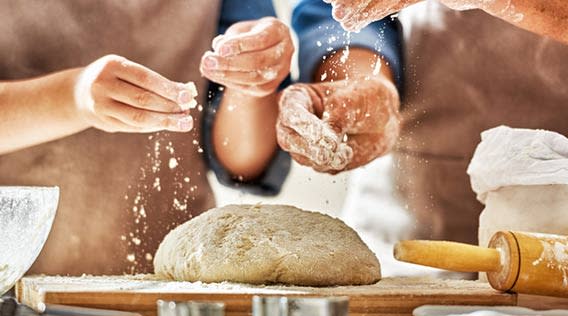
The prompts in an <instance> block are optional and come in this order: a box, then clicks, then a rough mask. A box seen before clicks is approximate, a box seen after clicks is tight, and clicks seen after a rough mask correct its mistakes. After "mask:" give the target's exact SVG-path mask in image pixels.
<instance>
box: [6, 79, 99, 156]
mask: <svg viewBox="0 0 568 316" xmlns="http://www.w3.org/2000/svg"><path fill="white" fill-rule="evenodd" d="M80 72H81V70H80V69H71V70H67V71H62V72H58V73H55V74H51V75H48V76H44V77H40V78H36V79H30V80H22V81H13V82H2V83H0V117H1V120H2V123H1V124H0V139H1V140H2V141H0V154H3V153H7V152H11V151H15V150H18V149H21V148H25V147H29V146H33V145H37V144H40V143H43V142H48V141H51V140H55V139H58V138H62V137H65V136H68V135H71V134H74V133H77V132H80V131H82V130H84V129H86V128H88V127H89V126H88V124H87V122H86V121H83V120H82V119H81V118H80V117H79V115H78V113H77V112H76V111H75V106H74V104H73V103H74V101H73V86H74V82H75V81H76V78H77V76H78V75H79V73H80Z"/></svg>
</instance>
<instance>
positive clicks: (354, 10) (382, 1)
mask: <svg viewBox="0 0 568 316" xmlns="http://www.w3.org/2000/svg"><path fill="white" fill-rule="evenodd" d="M323 1H324V2H327V3H331V5H332V6H333V11H332V15H333V18H334V19H335V20H337V21H338V22H339V23H341V26H342V27H343V28H344V29H345V30H347V31H350V32H358V31H360V30H361V29H363V28H364V27H365V26H367V25H369V24H370V23H372V22H374V21H378V20H380V19H382V18H384V17H386V16H387V15H390V14H393V13H396V12H398V11H400V10H402V9H403V8H405V7H407V6H409V5H411V4H414V3H416V2H419V1H421V0H323Z"/></svg>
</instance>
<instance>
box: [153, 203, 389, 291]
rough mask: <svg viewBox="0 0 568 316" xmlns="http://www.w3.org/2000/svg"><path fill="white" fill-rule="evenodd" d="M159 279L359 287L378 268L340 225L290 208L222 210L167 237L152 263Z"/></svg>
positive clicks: (377, 274) (377, 275)
mask: <svg viewBox="0 0 568 316" xmlns="http://www.w3.org/2000/svg"><path fill="white" fill-rule="evenodd" d="M154 269H155V272H156V274H157V275H158V276H160V277H163V278H166V279H171V280H178V281H191V282H195V281H202V282H223V281H229V282H239V283H251V284H275V283H281V284H293V285H304V286H333V285H361V284H372V283H375V282H377V281H378V280H379V279H380V277H381V273H380V265H379V261H378V259H377V258H376V256H375V255H374V254H373V253H372V252H371V251H370V250H369V248H368V247H367V246H366V245H365V244H364V243H363V241H362V240H361V238H359V236H358V235H357V233H356V232H355V231H354V230H353V229H351V228H350V227H348V226H347V225H345V224H344V223H343V222H342V221H341V220H338V219H335V218H332V217H330V216H327V215H324V214H321V213H317V212H308V211H303V210H300V209H298V208H296V207H293V206H288V205H228V206H224V207H220V208H214V209H211V210H209V211H207V212H205V213H203V214H201V215H200V216H198V217H196V218H194V219H192V220H190V221H188V222H186V223H184V224H182V225H180V226H179V227H177V228H176V229H174V230H172V231H171V232H170V233H169V234H168V235H167V236H166V237H165V238H164V240H163V241H162V243H161V244H160V247H159V248H158V251H157V253H156V256H155V258H154Z"/></svg>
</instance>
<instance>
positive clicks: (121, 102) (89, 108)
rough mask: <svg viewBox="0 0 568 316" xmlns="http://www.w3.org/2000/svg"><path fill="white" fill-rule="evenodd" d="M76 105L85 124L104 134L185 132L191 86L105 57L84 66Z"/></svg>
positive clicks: (192, 102) (190, 124) (190, 121)
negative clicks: (104, 132)
mask: <svg viewBox="0 0 568 316" xmlns="http://www.w3.org/2000/svg"><path fill="white" fill-rule="evenodd" d="M74 93H75V105H76V108H77V112H78V113H79V115H80V116H81V117H82V118H83V119H84V120H85V121H87V122H88V123H89V125H90V126H92V127H95V128H98V129H101V130H104V131H107V132H138V133H146V132H154V131H159V130H170V131H176V132H185V131H189V130H191V129H192V127H193V118H192V117H191V115H189V112H188V111H187V110H188V109H189V108H190V107H192V106H194V105H195V100H194V98H195V96H196V92H195V86H194V85H193V83H188V84H182V83H178V82H173V81H170V80H168V79H166V78H164V77H162V76H161V75H159V74H157V73H155V72H153V71H152V70H150V69H148V68H146V67H144V66H141V65H139V64H136V63H134V62H131V61H129V60H127V59H126V58H124V57H120V56H116V55H108V56H105V57H102V58H100V59H98V60H96V61H95V62H93V63H92V64H90V65H88V66H87V67H85V69H84V70H83V72H82V73H81V74H80V75H79V79H78V80H77V83H76V85H75V90H74Z"/></svg>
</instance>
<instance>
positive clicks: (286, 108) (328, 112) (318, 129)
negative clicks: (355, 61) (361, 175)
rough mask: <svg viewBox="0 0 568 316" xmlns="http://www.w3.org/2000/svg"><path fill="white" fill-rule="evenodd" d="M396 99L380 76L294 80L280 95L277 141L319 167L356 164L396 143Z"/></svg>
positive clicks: (300, 159) (345, 167) (391, 86)
mask: <svg viewBox="0 0 568 316" xmlns="http://www.w3.org/2000/svg"><path fill="white" fill-rule="evenodd" d="M399 103H400V101H399V96H398V92H397V90H396V88H395V86H394V84H393V83H392V82H391V81H389V80H388V79H386V78H385V77H383V76H380V77H372V78H359V79H351V80H343V81H336V82H324V83H318V84H311V85H308V84H296V85H293V86H291V87H289V88H287V89H286V90H284V91H283V92H282V95H281V97H280V102H279V106H280V113H279V117H278V123H277V126H276V132H277V139H278V144H279V145H280V147H282V148H283V149H284V150H286V151H288V152H290V154H291V155H292V157H293V158H294V160H296V161H297V162H298V163H300V164H302V165H305V166H310V167H312V168H313V169H315V170H316V171H319V172H328V173H332V174H333V173H337V172H340V171H343V170H348V169H353V168H356V167H359V166H361V165H364V164H366V163H368V162H369V161H371V160H373V159H375V158H377V157H379V156H380V155H382V154H384V153H385V152H387V151H388V150H389V149H390V148H391V147H392V146H393V145H394V143H395V141H396V139H397V137H398V132H399V124H400V123H399V120H400V119H399V114H398V108H399Z"/></svg>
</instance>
